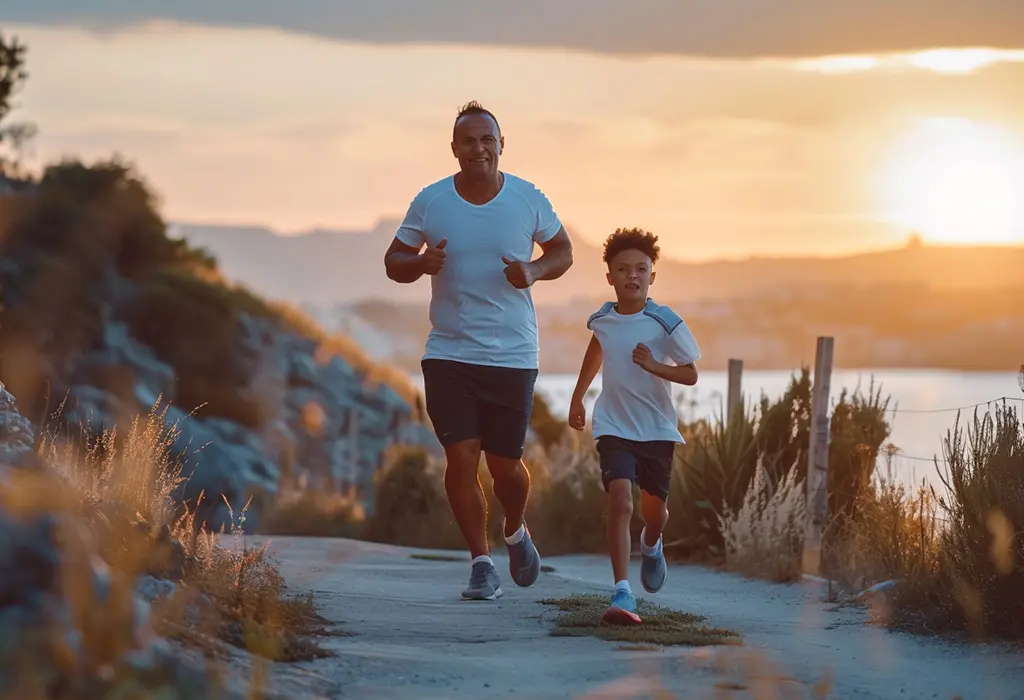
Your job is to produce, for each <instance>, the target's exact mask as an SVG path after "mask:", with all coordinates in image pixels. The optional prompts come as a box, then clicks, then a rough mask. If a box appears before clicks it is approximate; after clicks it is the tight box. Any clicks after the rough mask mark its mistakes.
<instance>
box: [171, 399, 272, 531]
mask: <svg viewBox="0 0 1024 700" xmlns="http://www.w3.org/2000/svg"><path fill="white" fill-rule="evenodd" d="M172 415H173V420H176V421H177V430H178V434H177V436H176V438H175V440H174V444H173V449H174V451H175V452H176V453H178V454H180V455H182V456H183V466H182V472H181V476H182V477H183V478H185V479H186V481H185V482H184V483H183V484H182V486H181V487H179V490H178V493H177V494H176V496H177V498H178V499H179V500H186V501H189V502H190V505H192V506H193V507H194V506H195V504H196V501H197V499H198V498H199V495H200V494H201V493H202V494H203V502H202V503H201V504H199V507H198V508H197V513H199V517H200V520H205V521H206V524H207V527H208V528H210V529H212V530H214V531H219V530H220V529H221V528H222V527H223V528H225V529H231V527H232V519H231V514H230V512H229V510H228V507H227V505H226V504H225V503H224V499H225V498H226V499H227V501H228V503H229V504H230V507H231V509H233V510H234V517H235V520H236V524H237V521H238V519H239V518H240V515H241V510H242V508H243V507H244V506H245V504H246V502H247V501H249V498H250V497H252V499H253V500H252V504H251V505H250V508H249V511H248V512H247V513H246V516H245V517H246V520H245V524H244V529H245V530H246V531H247V532H252V531H254V529H255V528H256V526H257V525H258V522H259V513H260V510H261V508H262V507H263V506H265V505H267V504H269V503H270V502H271V500H272V499H273V497H274V495H275V494H276V493H277V485H278V480H279V478H280V471H279V469H278V467H277V465H276V464H275V463H274V462H273V460H271V459H270V456H269V455H268V453H267V449H266V446H265V445H264V444H263V440H262V438H260V437H259V436H258V435H256V434H255V433H249V432H248V431H245V432H244V434H243V433H242V432H239V431H242V430H243V429H242V428H240V427H239V426H235V425H234V424H230V422H229V421H218V420H215V421H213V422H212V423H211V422H209V421H201V420H199V419H197V418H194V417H190V416H186V415H184V413H182V412H181V411H180V410H178V409H175V408H173V407H171V408H169V409H168V418H171V416H172ZM226 424H230V425H231V427H228V426H227V425H226ZM237 439H242V440H243V441H242V442H237V441H235V440H237Z"/></svg>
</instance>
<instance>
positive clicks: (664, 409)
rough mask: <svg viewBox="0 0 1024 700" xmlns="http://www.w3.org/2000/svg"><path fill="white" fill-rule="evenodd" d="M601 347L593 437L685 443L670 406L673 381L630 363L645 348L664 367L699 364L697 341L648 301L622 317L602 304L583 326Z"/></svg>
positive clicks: (664, 308) (681, 324)
mask: <svg viewBox="0 0 1024 700" xmlns="http://www.w3.org/2000/svg"><path fill="white" fill-rule="evenodd" d="M587 328H589V329H590V330H592V331H593V332H594V335H595V336H596V337H597V341H598V342H599V343H600V344H601V354H602V356H603V362H602V369H601V394H600V395H599V396H598V398H597V402H596V403H595V404H594V417H593V434H594V437H595V438H597V437H601V436H602V435H611V436H615V437H620V438H625V439H627V440H636V441H640V442H648V441H653V440H668V441H670V442H679V443H682V442H684V440H683V437H682V435H681V434H680V433H679V417H678V414H677V413H676V407H675V404H674V403H673V401H672V394H671V382H669V381H668V380H666V379H662V378H660V377H657V376H655V375H653V374H651V373H650V372H648V371H647V370H645V369H643V368H642V367H640V366H639V365H637V364H636V363H634V362H633V350H634V349H635V348H636V346H637V343H643V344H644V345H646V346H647V347H648V348H650V350H651V355H652V356H653V357H654V359H655V360H657V361H658V362H661V363H662V364H671V363H673V362H674V363H675V364H677V365H686V364H690V363H691V362H696V361H697V360H699V359H700V349H699V348H698V347H697V341H696V340H695V339H694V337H693V334H692V333H691V332H690V329H689V328H688V327H687V325H686V323H685V322H684V321H683V319H681V318H680V317H679V316H678V315H677V314H676V313H675V312H674V311H672V309H670V308H669V307H667V306H661V305H659V304H656V303H654V302H653V301H652V300H650V299H648V300H647V305H646V306H645V307H644V309H643V310H642V311H640V312H638V313H635V314H627V315H623V314H620V313H619V312H618V311H616V310H615V304H614V302H608V303H606V304H604V305H603V306H602V307H601V309H600V310H599V311H597V312H596V313H594V314H593V315H592V316H591V317H590V319H589V320H588V321H587Z"/></svg>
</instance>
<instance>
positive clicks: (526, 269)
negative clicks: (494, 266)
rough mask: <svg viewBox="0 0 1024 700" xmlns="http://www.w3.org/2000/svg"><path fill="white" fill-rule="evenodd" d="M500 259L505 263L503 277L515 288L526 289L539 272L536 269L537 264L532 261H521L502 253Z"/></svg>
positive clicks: (534, 280)
mask: <svg viewBox="0 0 1024 700" xmlns="http://www.w3.org/2000/svg"><path fill="white" fill-rule="evenodd" d="M501 261H502V262H503V263H505V265H506V267H505V279H507V280H508V281H509V284H511V285H512V286H513V287H515V288H516V289H526V288H527V287H529V286H531V285H533V283H534V282H536V281H537V277H538V276H539V274H540V273H539V272H538V270H537V266H536V265H534V264H533V263H531V262H523V261H522V260H516V259H515V258H506V257H505V256H504V255H503V256H501Z"/></svg>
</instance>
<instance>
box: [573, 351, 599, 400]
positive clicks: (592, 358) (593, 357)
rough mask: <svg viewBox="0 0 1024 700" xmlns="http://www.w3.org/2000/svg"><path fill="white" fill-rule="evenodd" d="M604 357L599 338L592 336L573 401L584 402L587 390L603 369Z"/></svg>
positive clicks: (584, 355) (584, 356)
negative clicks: (598, 372)
mask: <svg viewBox="0 0 1024 700" xmlns="http://www.w3.org/2000/svg"><path fill="white" fill-rule="evenodd" d="M603 361H604V355H603V354H602V352H601V343H599V342H597V336H596V335H591V336H590V344H589V345H588V346H587V351H586V352H585V353H584V354H583V364H582V365H581V366H580V376H579V379H577V380H576V389H575V390H574V391H573V392H572V400H573V401H582V400H583V397H584V396H586V395H587V390H588V389H590V385H591V384H593V383H594V377H596V376H597V371H598V370H599V369H601V363H602V362H603Z"/></svg>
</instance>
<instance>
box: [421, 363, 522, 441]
mask: <svg viewBox="0 0 1024 700" xmlns="http://www.w3.org/2000/svg"><path fill="white" fill-rule="evenodd" d="M421 367H422V368H423V389H424V392H423V393H424V394H425V397H424V398H425V399H426V405H427V415H428V416H429V417H430V422H431V423H433V424H434V432H435V433H436V435H437V439H438V440H439V441H440V442H441V444H442V445H444V446H447V445H450V444H452V443H456V442H462V441H464V440H480V447H481V449H482V450H483V451H484V452H486V453H489V454H493V455H495V456H498V457H505V458H508V459H520V458H521V457H522V456H523V450H524V448H525V446H526V432H527V430H528V429H529V426H530V414H531V413H532V412H533V390H534V385H535V384H536V383H537V370H536V369H517V368H513V367H490V366H487V365H476V364H470V363H467V362H457V361H455V360H439V359H432V358H431V359H425V360H423V361H422V362H421Z"/></svg>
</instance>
